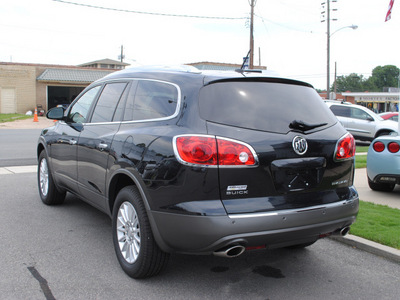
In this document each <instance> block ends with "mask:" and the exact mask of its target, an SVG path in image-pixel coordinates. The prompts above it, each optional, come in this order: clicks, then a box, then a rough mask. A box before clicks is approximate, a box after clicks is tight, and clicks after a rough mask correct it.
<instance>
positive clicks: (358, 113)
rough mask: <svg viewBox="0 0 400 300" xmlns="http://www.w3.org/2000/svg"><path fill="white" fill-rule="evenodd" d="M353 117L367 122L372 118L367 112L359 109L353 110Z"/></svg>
mask: <svg viewBox="0 0 400 300" xmlns="http://www.w3.org/2000/svg"><path fill="white" fill-rule="evenodd" d="M351 117H352V118H355V119H360V120H367V119H368V117H370V115H369V114H367V113H366V112H365V111H363V110H361V109H358V108H354V107H352V108H351Z"/></svg>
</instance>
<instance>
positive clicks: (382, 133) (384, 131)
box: [375, 130, 391, 138]
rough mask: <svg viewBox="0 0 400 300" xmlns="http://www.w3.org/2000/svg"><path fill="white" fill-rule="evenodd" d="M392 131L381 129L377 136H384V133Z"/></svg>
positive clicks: (387, 133) (388, 133)
mask: <svg viewBox="0 0 400 300" xmlns="http://www.w3.org/2000/svg"><path fill="white" fill-rule="evenodd" d="M390 133H391V131H388V130H382V131H379V132H378V133H377V134H376V135H375V138H377V137H379V136H383V135H390Z"/></svg>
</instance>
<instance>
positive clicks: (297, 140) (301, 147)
mask: <svg viewBox="0 0 400 300" xmlns="http://www.w3.org/2000/svg"><path fill="white" fill-rule="evenodd" d="M292 146H293V150H294V152H296V153H297V154H298V155H303V154H304V153H306V152H307V149H308V145H307V141H306V139H305V138H303V137H301V136H295V137H294V139H293V142H292Z"/></svg>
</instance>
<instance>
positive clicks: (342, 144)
mask: <svg viewBox="0 0 400 300" xmlns="http://www.w3.org/2000/svg"><path fill="white" fill-rule="evenodd" d="M355 152H356V143H355V140H354V137H353V136H352V135H351V134H350V133H347V134H346V135H344V136H343V137H342V138H341V139H340V140H339V141H338V142H337V144H336V151H335V160H345V159H350V158H353V157H354V154H355Z"/></svg>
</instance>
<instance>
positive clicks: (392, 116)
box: [379, 112, 399, 122]
mask: <svg viewBox="0 0 400 300" xmlns="http://www.w3.org/2000/svg"><path fill="white" fill-rule="evenodd" d="M379 116H380V117H382V118H384V119H385V120H393V121H396V122H397V121H399V113H398V112H385V113H381V114H379Z"/></svg>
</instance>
